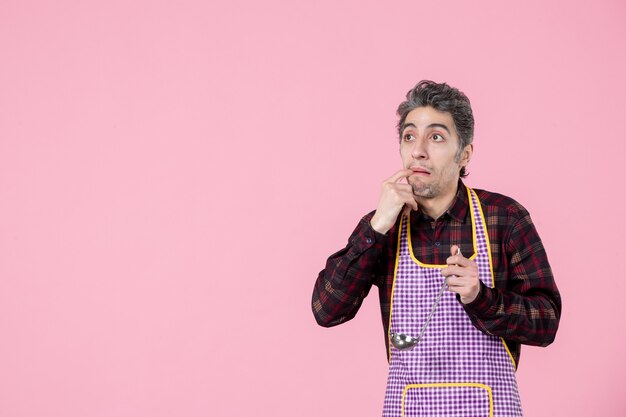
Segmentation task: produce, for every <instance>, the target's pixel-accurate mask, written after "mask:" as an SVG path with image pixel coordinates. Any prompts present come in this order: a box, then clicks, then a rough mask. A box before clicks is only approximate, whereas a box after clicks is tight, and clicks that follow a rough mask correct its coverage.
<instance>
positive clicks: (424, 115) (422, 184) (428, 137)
mask: <svg viewBox="0 0 626 417" xmlns="http://www.w3.org/2000/svg"><path fill="white" fill-rule="evenodd" d="M458 151H459V136H458V134H457V132H456V129H455V127H454V121H453V120H452V116H451V115H450V113H446V112H440V111H437V110H435V109H433V108H432V107H418V108H416V109H414V110H412V111H411V112H410V113H409V114H408V115H407V117H406V120H405V121H404V126H403V130H402V139H401V140H400V155H401V157H402V163H403V165H404V168H407V169H412V170H413V171H414V173H413V174H412V175H411V176H410V177H409V178H408V181H409V184H411V185H412V187H413V194H415V196H416V197H418V198H419V197H421V198H437V197H449V196H452V195H454V193H456V188H457V182H458V180H459V171H460V169H461V167H463V166H465V165H467V163H468V162H469V159H470V157H471V155H472V145H467V146H466V147H465V149H464V150H463V151H462V152H461V153H460V155H459V157H458V158H457V155H458Z"/></svg>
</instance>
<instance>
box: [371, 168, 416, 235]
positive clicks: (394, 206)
mask: <svg viewBox="0 0 626 417" xmlns="http://www.w3.org/2000/svg"><path fill="white" fill-rule="evenodd" d="M411 174H413V171H412V170H410V169H403V170H400V171H398V172H396V173H395V174H393V175H392V176H391V177H389V178H388V179H386V180H385V181H384V182H383V185H382V186H381V190H380V198H379V200H378V207H377V208H376V213H374V217H372V220H371V221H370V224H371V225H372V228H373V229H374V230H376V231H377V232H378V233H382V234H385V233H387V231H388V230H389V229H391V228H392V227H393V225H394V224H395V223H396V219H397V218H398V214H400V212H401V211H402V210H403V209H405V210H406V211H408V210H411V209H412V210H417V201H415V197H414V196H413V187H411V185H410V184H408V183H405V182H402V180H403V179H406V178H408V177H409V176H410V175H411Z"/></svg>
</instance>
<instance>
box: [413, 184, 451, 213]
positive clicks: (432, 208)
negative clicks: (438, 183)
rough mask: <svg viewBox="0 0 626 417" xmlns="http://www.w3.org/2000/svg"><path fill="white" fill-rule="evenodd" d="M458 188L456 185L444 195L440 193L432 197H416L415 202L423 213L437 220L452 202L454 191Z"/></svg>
mask: <svg viewBox="0 0 626 417" xmlns="http://www.w3.org/2000/svg"><path fill="white" fill-rule="evenodd" d="M457 190H458V185H457V187H456V188H455V189H454V190H453V191H451V192H449V193H446V194H445V195H440V196H437V197H434V198H424V197H416V198H415V200H417V204H418V205H419V207H420V210H422V211H423V212H424V213H426V214H427V215H428V216H430V217H431V218H433V219H435V220H437V219H438V218H439V217H441V215H443V214H444V213H445V212H446V211H447V210H448V209H449V208H450V206H451V205H452V203H453V202H454V198H455V197H456V193H457Z"/></svg>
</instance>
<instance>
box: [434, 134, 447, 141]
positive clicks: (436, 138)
mask: <svg viewBox="0 0 626 417" xmlns="http://www.w3.org/2000/svg"><path fill="white" fill-rule="evenodd" d="M432 138H433V140H434V141H435V142H443V141H444V139H445V138H444V137H443V136H441V135H440V134H439V133H435V134H434V135H433V136H432Z"/></svg>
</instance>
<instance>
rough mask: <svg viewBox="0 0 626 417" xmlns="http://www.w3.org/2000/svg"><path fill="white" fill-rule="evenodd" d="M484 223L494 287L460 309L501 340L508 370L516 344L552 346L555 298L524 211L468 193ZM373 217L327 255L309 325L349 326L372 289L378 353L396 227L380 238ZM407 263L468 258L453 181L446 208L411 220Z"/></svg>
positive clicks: (464, 203) (502, 199) (463, 212)
mask: <svg viewBox="0 0 626 417" xmlns="http://www.w3.org/2000/svg"><path fill="white" fill-rule="evenodd" d="M475 191H476V193H477V195H478V198H479V199H480V203H481V206H482V209H483V213H484V215H485V223H486V225H487V231H488V233H489V239H490V245H491V246H490V249H491V255H492V260H493V274H494V277H493V280H494V287H493V288H488V287H486V286H485V285H482V284H481V289H480V292H479V294H478V296H477V297H476V299H475V300H474V301H472V302H471V303H469V304H466V305H463V308H464V309H465V311H466V312H467V314H468V316H469V317H470V319H471V320H472V322H473V323H474V325H475V326H476V327H477V328H478V329H479V330H481V331H483V332H484V333H487V334H490V335H494V336H498V337H502V338H503V339H504V341H505V342H506V343H507V346H508V347H509V350H510V351H511V354H512V355H513V358H514V359H515V363H516V364H517V363H518V361H519V357H520V350H521V349H520V348H521V346H520V345H521V344H528V345H535V346H547V345H549V344H550V343H552V341H553V340H554V337H555V335H556V331H557V328H558V324H559V318H560V315H561V297H560V294H559V291H558V289H557V286H556V284H555V282H554V277H553V276H552V270H551V269H550V264H549V263H548V258H547V255H546V252H545V250H544V248H543V244H542V243H541V239H540V238H539V235H538V234H537V231H536V229H535V226H534V225H533V223H532V221H531V218H530V215H529V214H528V211H526V209H524V207H522V206H521V205H520V204H519V203H517V202H516V201H515V200H513V199H511V198H509V197H506V196H503V195H501V194H496V193H491V192H488V191H484V190H475ZM373 215H374V212H371V213H369V214H367V215H366V216H364V217H363V218H362V219H361V221H360V222H359V224H358V225H357V227H356V229H355V230H354V232H353V233H352V235H351V236H350V238H349V240H348V244H347V246H346V247H345V248H343V249H342V250H340V251H339V252H337V253H335V254H333V255H331V256H330V257H329V258H328V260H327V262H326V268H325V269H323V270H322V271H321V272H320V273H319V276H318V278H317V281H316V282H315V287H314V290H313V299H312V308H313V314H314V316H315V319H316V320H317V322H318V323H319V324H320V325H321V326H324V327H331V326H336V325H338V324H341V323H344V322H346V321H348V320H350V319H352V318H353V317H354V316H355V315H356V313H357V311H358V310H359V308H360V306H361V304H362V302H363V299H364V298H365V297H366V296H367V295H368V293H369V291H370V289H371V287H372V285H375V286H377V287H378V291H379V298H380V308H381V313H382V322H383V329H384V332H385V345H386V347H387V349H388V348H389V343H388V340H387V333H388V332H387V330H388V325H389V310H390V298H391V288H392V284H393V278H394V266H395V259H396V256H395V254H396V248H397V242H398V232H399V231H398V227H397V226H398V223H396V226H394V227H393V228H392V229H391V230H389V231H388V232H387V234H385V235H383V234H380V233H377V232H376V231H374V229H372V227H371V225H370V220H371V218H372V216H373ZM410 227H411V237H412V245H413V251H414V253H415V256H416V257H417V258H418V259H420V261H422V262H424V263H427V264H445V263H446V258H448V257H449V256H450V246H451V245H459V246H460V248H461V253H464V254H471V253H474V248H473V245H472V222H471V215H470V211H469V201H468V196H467V190H466V188H465V185H463V183H462V181H459V186H458V191H457V195H456V197H455V200H454V202H453V203H452V205H451V206H450V208H449V209H448V210H447V211H446V213H445V214H444V215H442V216H441V217H440V218H439V219H437V220H433V219H431V218H429V217H428V216H426V215H425V214H423V213H421V212H418V213H417V215H416V214H415V213H414V214H413V215H412V216H411V224H410Z"/></svg>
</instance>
